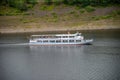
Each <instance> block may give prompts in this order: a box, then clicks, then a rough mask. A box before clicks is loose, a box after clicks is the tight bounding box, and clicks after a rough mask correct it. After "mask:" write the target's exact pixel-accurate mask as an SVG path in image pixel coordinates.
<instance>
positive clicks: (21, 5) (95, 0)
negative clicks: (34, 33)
mask: <svg viewBox="0 0 120 80" xmlns="http://www.w3.org/2000/svg"><path fill="white" fill-rule="evenodd" d="M37 3H42V4H45V5H52V4H54V5H60V4H65V5H75V6H79V7H85V6H88V5H91V6H108V5H115V4H116V5H119V4H120V0H70V1H69V0H1V2H0V5H1V6H9V7H13V8H17V9H19V10H21V11H25V10H27V9H29V8H32V7H33V6H34V5H35V4H37Z"/></svg>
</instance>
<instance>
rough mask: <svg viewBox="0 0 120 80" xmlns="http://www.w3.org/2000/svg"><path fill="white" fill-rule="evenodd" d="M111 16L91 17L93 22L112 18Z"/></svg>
mask: <svg viewBox="0 0 120 80" xmlns="http://www.w3.org/2000/svg"><path fill="white" fill-rule="evenodd" d="M112 17H113V16H112V15H104V16H94V17H92V19H93V20H101V19H109V18H112Z"/></svg>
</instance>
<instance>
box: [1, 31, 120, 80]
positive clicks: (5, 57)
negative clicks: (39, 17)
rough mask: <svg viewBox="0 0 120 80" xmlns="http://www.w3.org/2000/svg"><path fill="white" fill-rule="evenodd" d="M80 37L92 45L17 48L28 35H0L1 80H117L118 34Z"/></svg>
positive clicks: (119, 69) (119, 79)
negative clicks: (88, 40)
mask: <svg viewBox="0 0 120 80" xmlns="http://www.w3.org/2000/svg"><path fill="white" fill-rule="evenodd" d="M82 33H83V35H84V36H85V37H86V38H93V39H94V42H93V44H92V45H81V46H75V45H74V46H73V45H72V46H29V45H19V44H22V43H27V42H28V36H29V35H30V34H24V35H23V34H14V35H13V34H9V35H1V36H0V80H120V30H102V31H82ZM14 43H16V45H12V44H14ZM17 43H18V45H17Z"/></svg>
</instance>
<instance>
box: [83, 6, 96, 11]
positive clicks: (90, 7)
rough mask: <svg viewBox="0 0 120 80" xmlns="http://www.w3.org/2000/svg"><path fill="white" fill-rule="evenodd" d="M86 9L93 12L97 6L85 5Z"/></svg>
mask: <svg viewBox="0 0 120 80" xmlns="http://www.w3.org/2000/svg"><path fill="white" fill-rule="evenodd" d="M85 10H86V11H87V12H92V11H95V8H94V7H92V6H86V7H85Z"/></svg>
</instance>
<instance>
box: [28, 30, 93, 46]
mask: <svg viewBox="0 0 120 80" xmlns="http://www.w3.org/2000/svg"><path fill="white" fill-rule="evenodd" d="M91 42H93V40H92V39H90V40H84V37H83V36H82V35H81V33H78V32H77V33H75V34H56V35H32V36H31V38H30V41H29V44H30V45H67V44H89V43H91Z"/></svg>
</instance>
